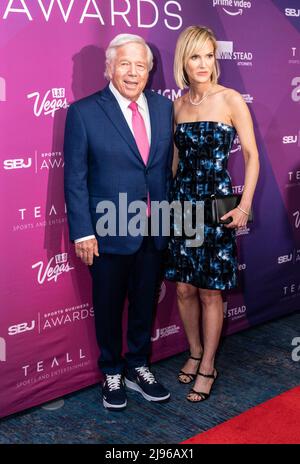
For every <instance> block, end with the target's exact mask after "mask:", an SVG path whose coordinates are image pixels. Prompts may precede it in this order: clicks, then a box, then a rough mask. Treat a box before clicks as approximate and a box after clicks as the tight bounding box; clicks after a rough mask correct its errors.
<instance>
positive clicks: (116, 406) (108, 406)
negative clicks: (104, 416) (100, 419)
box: [103, 398, 127, 410]
mask: <svg viewBox="0 0 300 464" xmlns="http://www.w3.org/2000/svg"><path fill="white" fill-rule="evenodd" d="M103 406H104V407H105V408H106V409H117V410H118V409H119V410H120V409H124V408H126V406H127V400H126V401H125V402H124V403H122V404H111V403H108V402H107V401H105V399H104V398H103Z"/></svg>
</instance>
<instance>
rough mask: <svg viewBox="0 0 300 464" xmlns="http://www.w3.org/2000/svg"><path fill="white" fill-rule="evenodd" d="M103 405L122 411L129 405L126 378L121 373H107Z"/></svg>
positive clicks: (103, 391) (103, 387)
mask: <svg viewBox="0 0 300 464" xmlns="http://www.w3.org/2000/svg"><path fill="white" fill-rule="evenodd" d="M102 397H103V406H104V407H105V408H106V409H111V410H112V411H121V410H122V409H125V408H126V406H127V398H126V392H125V386H124V380H123V378H122V375H121V374H115V375H108V374H106V375H105V381H104V383H103V385H102Z"/></svg>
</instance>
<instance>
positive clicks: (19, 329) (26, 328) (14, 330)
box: [8, 321, 35, 335]
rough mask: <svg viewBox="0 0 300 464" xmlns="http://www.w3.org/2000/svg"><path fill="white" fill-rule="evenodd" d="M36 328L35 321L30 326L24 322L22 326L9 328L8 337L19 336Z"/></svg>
mask: <svg viewBox="0 0 300 464" xmlns="http://www.w3.org/2000/svg"><path fill="white" fill-rule="evenodd" d="M34 328H35V321H31V324H30V325H29V324H28V322H22V323H21V324H17V325H11V326H10V327H9V328H8V335H17V334H19V333H22V332H27V331H29V330H33V329H34Z"/></svg>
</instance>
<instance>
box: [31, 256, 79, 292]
mask: <svg viewBox="0 0 300 464" xmlns="http://www.w3.org/2000/svg"><path fill="white" fill-rule="evenodd" d="M54 260H55V266H54V267H53V266H52V264H54ZM36 267H37V268H38V276H37V279H38V283H39V284H40V285H42V284H43V283H44V282H45V280H47V281H48V282H50V281H51V280H54V281H55V282H57V279H58V277H59V276H61V275H62V274H64V273H66V272H70V271H71V270H72V269H74V267H72V266H71V265H70V264H69V262H68V253H61V254H58V255H55V256H53V257H52V258H51V259H50V261H49V262H48V264H47V266H46V267H45V268H44V263H43V261H39V262H38V263H35V264H33V265H32V269H35V268H36Z"/></svg>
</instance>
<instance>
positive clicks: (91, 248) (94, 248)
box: [75, 238, 99, 266]
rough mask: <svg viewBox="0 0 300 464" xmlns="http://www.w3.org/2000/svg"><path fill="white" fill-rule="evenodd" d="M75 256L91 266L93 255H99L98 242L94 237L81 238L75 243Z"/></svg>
mask: <svg viewBox="0 0 300 464" xmlns="http://www.w3.org/2000/svg"><path fill="white" fill-rule="evenodd" d="M75 252H76V256H77V257H78V258H80V259H81V261H82V262H83V263H84V264H87V265H89V266H91V265H92V264H93V259H94V255H95V256H99V252H98V242H97V240H96V239H95V238H90V239H89V240H83V241H82V242H79V243H75Z"/></svg>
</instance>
